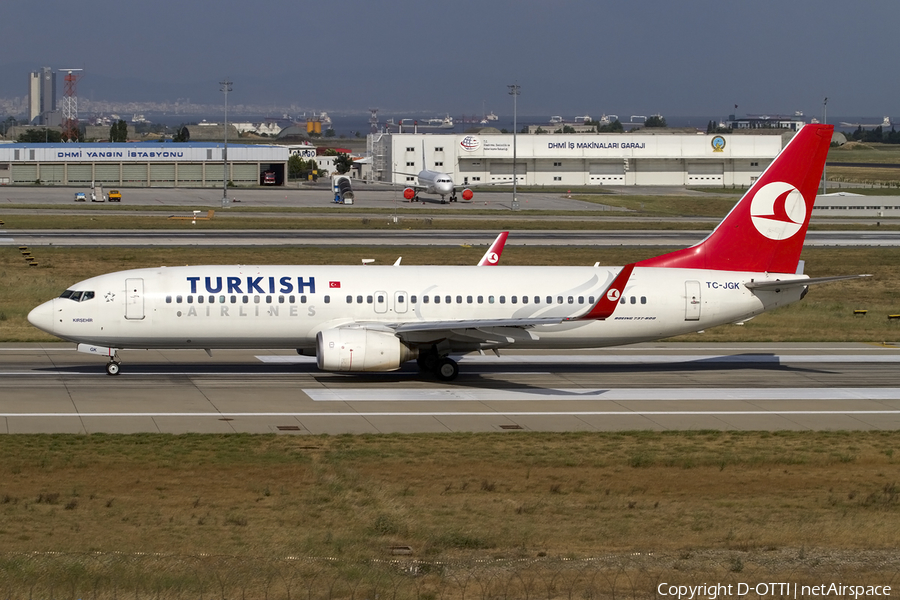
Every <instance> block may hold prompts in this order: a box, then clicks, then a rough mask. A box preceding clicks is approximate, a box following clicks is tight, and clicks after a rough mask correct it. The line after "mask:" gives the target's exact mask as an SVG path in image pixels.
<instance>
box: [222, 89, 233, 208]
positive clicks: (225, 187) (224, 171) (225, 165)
mask: <svg viewBox="0 0 900 600" xmlns="http://www.w3.org/2000/svg"><path fill="white" fill-rule="evenodd" d="M231 83H232V82H231V81H229V80H228V78H227V77H226V78H225V79H224V80H223V81H220V82H219V85H221V86H222V87H221V89H220V90H219V91H220V92H224V94H225V146H224V147H223V148H222V208H225V207H226V206H228V92H230V91H231Z"/></svg>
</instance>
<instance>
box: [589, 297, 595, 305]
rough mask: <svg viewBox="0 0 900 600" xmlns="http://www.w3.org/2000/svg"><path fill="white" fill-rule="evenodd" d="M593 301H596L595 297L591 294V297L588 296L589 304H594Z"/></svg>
mask: <svg viewBox="0 0 900 600" xmlns="http://www.w3.org/2000/svg"><path fill="white" fill-rule="evenodd" d="M593 303H594V297H593V296H590V297H589V298H588V304H593Z"/></svg>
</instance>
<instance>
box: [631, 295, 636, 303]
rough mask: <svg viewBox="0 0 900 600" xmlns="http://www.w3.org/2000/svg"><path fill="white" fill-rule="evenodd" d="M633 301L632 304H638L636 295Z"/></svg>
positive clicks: (632, 298)
mask: <svg viewBox="0 0 900 600" xmlns="http://www.w3.org/2000/svg"><path fill="white" fill-rule="evenodd" d="M631 303H632V304H637V298H635V297H634V296H632V297H631Z"/></svg>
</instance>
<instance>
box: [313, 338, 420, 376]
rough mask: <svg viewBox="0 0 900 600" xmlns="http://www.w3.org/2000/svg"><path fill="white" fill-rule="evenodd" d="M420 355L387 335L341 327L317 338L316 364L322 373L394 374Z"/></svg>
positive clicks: (397, 339) (416, 350)
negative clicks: (387, 372)
mask: <svg viewBox="0 0 900 600" xmlns="http://www.w3.org/2000/svg"><path fill="white" fill-rule="evenodd" d="M418 354H419V352H418V348H409V347H408V346H406V345H405V344H404V343H403V342H401V341H400V339H399V338H397V336H395V335H394V334H392V333H390V332H387V331H370V330H368V329H359V328H355V327H338V328H337V329H326V330H325V331H320V332H319V333H318V334H317V335H316V364H317V365H318V366H319V368H320V369H322V370H323V371H393V370H395V369H399V368H400V365H401V364H403V363H404V362H406V361H408V360H411V359H413V358H416V357H417V356H418Z"/></svg>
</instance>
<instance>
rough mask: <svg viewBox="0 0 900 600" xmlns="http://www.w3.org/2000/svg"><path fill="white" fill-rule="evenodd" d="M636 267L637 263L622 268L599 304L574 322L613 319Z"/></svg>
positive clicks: (574, 319) (598, 301)
mask: <svg viewBox="0 0 900 600" xmlns="http://www.w3.org/2000/svg"><path fill="white" fill-rule="evenodd" d="M634 265H635V263H631V264H630V265H625V266H624V267H622V270H621V271H619V274H618V275H616V278H615V279H613V281H612V283H611V284H609V287H608V288H606V291H605V292H603V295H602V296H601V297H600V299H599V300H597V304H595V305H594V306H593V307H592V308H591V310H590V311H589V312H588V313H587V314H585V315H582V316H580V317H575V318H573V319H572V320H573V321H589V320H594V321H603V320H604V319H608V318H609V317H611V316H612V314H613V312H615V310H616V306H618V305H619V298H621V297H622V292H624V291H625V285H626V284H627V283H628V280H629V279H630V278H631V272H632V271H633V270H634Z"/></svg>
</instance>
